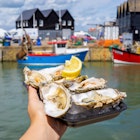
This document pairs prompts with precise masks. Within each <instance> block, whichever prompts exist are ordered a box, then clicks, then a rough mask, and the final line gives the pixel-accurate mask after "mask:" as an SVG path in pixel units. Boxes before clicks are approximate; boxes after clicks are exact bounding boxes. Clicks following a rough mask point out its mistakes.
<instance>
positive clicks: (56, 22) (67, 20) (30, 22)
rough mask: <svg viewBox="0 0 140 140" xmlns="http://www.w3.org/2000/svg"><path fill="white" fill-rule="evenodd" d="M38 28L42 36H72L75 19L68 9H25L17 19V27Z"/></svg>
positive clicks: (53, 37)
mask: <svg viewBox="0 0 140 140" xmlns="http://www.w3.org/2000/svg"><path fill="white" fill-rule="evenodd" d="M22 27H23V28H38V31H39V36H41V37H42V38H45V37H49V38H51V39H55V38H57V37H62V38H66V39H67V38H70V36H71V35H72V34H73V32H74V19H73V17H72V16H71V14H70V13H69V11H68V10H59V11H55V10H53V9H47V10H42V11H41V10H39V9H38V8H34V9H30V10H25V11H23V12H22V14H21V15H19V17H18V18H17V20H16V29H19V28H22Z"/></svg>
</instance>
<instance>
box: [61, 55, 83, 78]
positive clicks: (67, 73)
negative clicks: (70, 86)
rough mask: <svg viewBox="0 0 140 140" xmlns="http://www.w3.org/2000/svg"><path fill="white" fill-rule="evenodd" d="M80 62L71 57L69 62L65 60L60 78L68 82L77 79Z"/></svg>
mask: <svg viewBox="0 0 140 140" xmlns="http://www.w3.org/2000/svg"><path fill="white" fill-rule="evenodd" d="M81 69H82V61H81V60H80V59H79V58H78V57H76V56H72V57H71V59H70V60H66V62H65V66H64V70H62V76H63V77H65V78H66V79H68V80H71V79H74V78H76V77H78V76H79V75H80V73H81Z"/></svg>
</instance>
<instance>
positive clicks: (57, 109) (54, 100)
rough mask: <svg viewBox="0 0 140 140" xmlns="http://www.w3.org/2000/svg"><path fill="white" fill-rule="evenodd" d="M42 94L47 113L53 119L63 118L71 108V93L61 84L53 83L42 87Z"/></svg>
mask: <svg viewBox="0 0 140 140" xmlns="http://www.w3.org/2000/svg"><path fill="white" fill-rule="evenodd" d="M40 94H42V95H41V96H42V97H43V102H44V104H45V112H46V114H47V115H49V116H51V117H54V118H59V117H61V116H63V115H64V114H65V113H66V112H67V111H68V109H69V108H70V106H71V95H70V92H69V91H68V90H67V89H66V88H65V87H64V86H62V85H60V84H57V83H54V82H53V83H50V84H48V85H46V86H43V87H40Z"/></svg>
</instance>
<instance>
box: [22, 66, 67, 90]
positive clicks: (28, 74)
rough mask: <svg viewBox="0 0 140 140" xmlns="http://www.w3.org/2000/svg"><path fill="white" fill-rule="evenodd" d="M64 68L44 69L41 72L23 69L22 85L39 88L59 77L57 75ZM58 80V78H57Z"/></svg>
mask: <svg viewBox="0 0 140 140" xmlns="http://www.w3.org/2000/svg"><path fill="white" fill-rule="evenodd" d="M63 68H64V66H63V65H61V66H57V67H53V68H45V69H42V70H38V71H37V70H30V69H29V68H28V67H25V68H24V70H23V72H24V76H25V81H24V83H25V84H26V85H31V86H33V87H35V88H39V86H40V85H42V84H48V83H50V82H52V81H53V80H54V77H56V76H59V77H60V74H59V75H58V73H61V72H60V71H61V70H62V69H63ZM59 79H60V78H59Z"/></svg>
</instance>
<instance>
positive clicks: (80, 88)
mask: <svg viewBox="0 0 140 140" xmlns="http://www.w3.org/2000/svg"><path fill="white" fill-rule="evenodd" d="M105 87H106V81H105V80H104V79H103V78H95V77H91V78H88V79H86V80H84V81H82V82H80V83H79V82H76V81H75V82H73V83H72V85H71V86H70V87H69V90H70V91H72V92H76V93H82V92H87V91H90V90H95V89H102V88H105Z"/></svg>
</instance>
